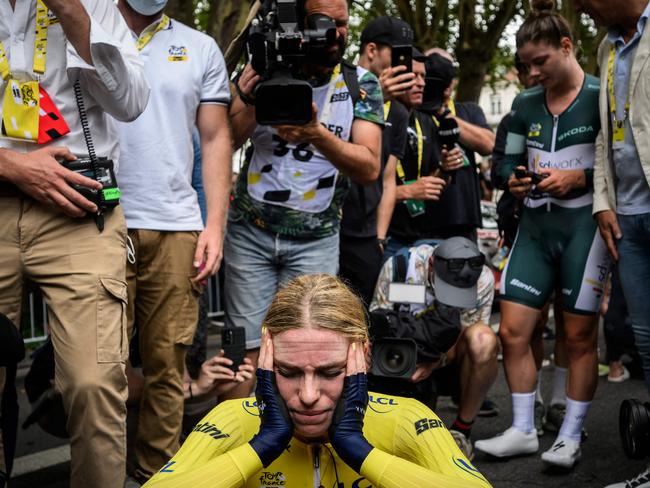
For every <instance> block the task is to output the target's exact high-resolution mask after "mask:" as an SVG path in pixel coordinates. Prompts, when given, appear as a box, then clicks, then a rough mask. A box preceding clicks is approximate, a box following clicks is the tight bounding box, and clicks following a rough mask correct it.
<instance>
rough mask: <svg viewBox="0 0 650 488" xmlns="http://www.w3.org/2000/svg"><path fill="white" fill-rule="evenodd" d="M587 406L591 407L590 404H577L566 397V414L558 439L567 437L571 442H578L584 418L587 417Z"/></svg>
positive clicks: (577, 402)
mask: <svg viewBox="0 0 650 488" xmlns="http://www.w3.org/2000/svg"><path fill="white" fill-rule="evenodd" d="M589 405H591V402H579V401H577V400H571V399H570V398H569V397H567V399H566V414H565V416H564V422H562V427H561V428H560V432H559V434H558V437H567V438H569V439H571V440H572V441H573V442H580V437H581V434H582V424H584V422H585V418H586V417H587V410H589Z"/></svg>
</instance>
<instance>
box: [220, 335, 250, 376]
mask: <svg viewBox="0 0 650 488" xmlns="http://www.w3.org/2000/svg"><path fill="white" fill-rule="evenodd" d="M221 348H222V349H223V352H224V354H223V356H224V357H226V358H228V359H230V360H231V361H232V365H230V366H228V368H230V369H231V370H232V371H233V373H237V371H238V370H239V365H240V364H242V363H243V362H244V358H245V357H246V329H245V328H244V327H226V328H224V329H223V330H222V331H221Z"/></svg>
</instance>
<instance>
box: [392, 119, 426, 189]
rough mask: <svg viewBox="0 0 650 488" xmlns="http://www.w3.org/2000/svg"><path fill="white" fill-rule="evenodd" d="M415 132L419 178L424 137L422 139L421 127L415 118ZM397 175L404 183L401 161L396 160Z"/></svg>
mask: <svg viewBox="0 0 650 488" xmlns="http://www.w3.org/2000/svg"><path fill="white" fill-rule="evenodd" d="M415 131H416V132H417V135H418V174H417V178H419V177H420V176H421V175H420V172H421V171H422V160H423V157H424V137H422V126H421V125H420V121H419V120H418V118H417V116H415ZM397 175H398V176H399V177H400V178H401V179H402V181H404V180H405V179H406V173H405V172H404V167H403V166H402V161H400V160H397Z"/></svg>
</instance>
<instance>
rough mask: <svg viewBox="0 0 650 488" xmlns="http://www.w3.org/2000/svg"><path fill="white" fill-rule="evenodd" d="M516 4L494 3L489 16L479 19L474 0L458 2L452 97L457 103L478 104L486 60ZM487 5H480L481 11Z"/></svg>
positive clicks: (514, 1)
mask: <svg viewBox="0 0 650 488" xmlns="http://www.w3.org/2000/svg"><path fill="white" fill-rule="evenodd" d="M519 3H520V2H519V0H501V1H500V2H495V3H494V6H493V8H494V10H493V14H492V15H491V17H490V18H489V19H480V15H481V14H480V13H478V12H477V8H476V7H477V3H476V0H461V1H460V4H459V8H458V22H459V24H460V31H459V36H458V44H457V46H456V57H457V60H458V64H459V70H458V81H459V82H458V88H457V90H456V98H457V99H458V100H459V101H473V102H478V99H479V96H480V95H481V89H482V88H483V85H484V84H485V75H486V74H487V71H488V67H489V65H490V61H491V59H492V57H493V56H494V53H495V52H496V50H497V48H498V45H499V40H500V39H501V36H502V35H503V31H504V30H505V28H506V26H507V25H508V23H509V22H510V21H511V20H512V19H513V17H514V15H515V13H516V12H517V9H518V7H519ZM487 4H488V2H484V3H483V5H482V7H483V8H484V12H485V10H486V9H485V8H486V6H487ZM479 19H480V20H479Z"/></svg>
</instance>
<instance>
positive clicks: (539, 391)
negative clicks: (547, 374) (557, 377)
mask: <svg viewBox="0 0 650 488" xmlns="http://www.w3.org/2000/svg"><path fill="white" fill-rule="evenodd" d="M535 401H536V402H539V403H544V399H543V398H542V370H541V369H540V370H539V371H538V372H537V388H536V389H535Z"/></svg>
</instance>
